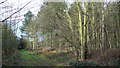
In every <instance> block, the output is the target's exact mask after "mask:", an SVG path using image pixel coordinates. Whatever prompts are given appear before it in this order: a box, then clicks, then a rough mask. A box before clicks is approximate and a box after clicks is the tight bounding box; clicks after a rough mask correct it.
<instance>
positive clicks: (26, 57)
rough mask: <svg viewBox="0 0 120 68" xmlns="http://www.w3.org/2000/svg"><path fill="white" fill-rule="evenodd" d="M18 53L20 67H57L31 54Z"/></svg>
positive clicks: (45, 59) (44, 58)
mask: <svg viewBox="0 0 120 68" xmlns="http://www.w3.org/2000/svg"><path fill="white" fill-rule="evenodd" d="M20 53H21V59H22V60H21V61H22V66H57V65H58V64H55V63H54V62H52V61H51V60H50V59H48V58H46V57H44V56H40V55H38V54H35V53H33V52H28V51H25V50H21V51H20Z"/></svg>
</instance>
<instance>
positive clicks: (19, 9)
mask: <svg viewBox="0 0 120 68" xmlns="http://www.w3.org/2000/svg"><path fill="white" fill-rule="evenodd" d="M30 2H31V1H30ZM30 2H28V3H27V4H26V5H24V6H23V7H22V8H20V9H19V10H17V11H16V12H14V13H13V14H11V15H10V16H8V17H7V18H5V19H4V20H2V21H1V22H4V21H5V20H7V19H9V18H10V17H12V16H13V15H14V14H16V13H18V12H19V11H21V10H22V9H23V8H24V7H26V6H27V5H28V4H29V3H30Z"/></svg>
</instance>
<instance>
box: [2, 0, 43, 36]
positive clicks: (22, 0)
mask: <svg viewBox="0 0 120 68" xmlns="http://www.w3.org/2000/svg"><path fill="white" fill-rule="evenodd" d="M3 1H5V0H0V3H1V2H3ZM30 1H31V2H30ZM28 2H30V3H29V4H28V5H27V6H26V7H25V8H24V9H22V10H21V11H20V12H19V13H16V14H15V15H13V16H12V20H15V19H16V20H18V21H21V22H19V23H18V25H19V26H18V27H21V26H22V21H23V20H24V14H26V13H27V12H28V11H29V10H30V11H31V12H32V13H33V14H34V15H37V13H38V11H40V7H41V5H42V4H43V0H7V1H6V2H4V3H2V4H0V21H1V20H3V19H5V18H7V17H8V16H10V15H11V14H12V13H14V12H16V11H17V10H19V9H20V8H22V7H23V6H24V5H25V4H27V3H28ZM11 10H12V11H11ZM7 11H9V12H7ZM17 35H18V36H19V37H20V35H21V32H20V29H19V28H18V31H17Z"/></svg>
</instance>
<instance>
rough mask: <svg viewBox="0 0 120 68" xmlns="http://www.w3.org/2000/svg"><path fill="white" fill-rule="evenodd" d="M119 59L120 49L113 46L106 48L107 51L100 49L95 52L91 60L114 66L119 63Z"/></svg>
mask: <svg viewBox="0 0 120 68" xmlns="http://www.w3.org/2000/svg"><path fill="white" fill-rule="evenodd" d="M119 59H120V49H116V48H112V49H107V50H105V52H103V51H102V50H98V51H97V52H96V53H94V55H93V56H92V58H91V60H90V62H95V63H96V64H99V65H102V66H113V65H118V60H119Z"/></svg>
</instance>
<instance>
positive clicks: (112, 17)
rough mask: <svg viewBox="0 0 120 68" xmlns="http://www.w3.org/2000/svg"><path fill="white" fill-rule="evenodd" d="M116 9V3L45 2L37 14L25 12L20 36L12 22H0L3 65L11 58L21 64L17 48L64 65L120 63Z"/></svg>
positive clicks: (117, 7) (119, 14)
mask: <svg viewBox="0 0 120 68" xmlns="http://www.w3.org/2000/svg"><path fill="white" fill-rule="evenodd" d="M119 8H120V3H119V2H105V3H104V2H85V3H83V2H82V3H81V2H74V3H72V4H69V3H67V2H66V3H65V2H44V4H43V5H42V7H41V10H40V11H39V12H38V14H37V16H35V15H34V14H32V12H31V11H28V12H27V13H26V14H25V15H24V17H25V19H24V21H23V26H22V27H21V32H22V33H23V35H21V38H18V37H17V36H16V34H15V33H16V30H13V29H12V28H13V27H14V26H12V25H11V24H14V23H8V21H7V20H5V21H2V62H3V65H10V63H9V62H10V60H9V59H11V58H13V59H12V60H15V61H14V62H13V65H20V63H21V62H20V56H21V55H20V53H19V50H18V49H20V50H21V49H25V50H28V51H31V52H34V53H37V54H39V55H43V56H46V57H48V58H49V59H51V60H52V61H55V62H57V63H59V64H62V65H63V66H64V65H73V66H74V65H77V64H78V66H79V65H80V64H81V63H82V64H85V66H87V64H88V65H89V64H91V65H93V63H95V64H96V65H100V66H114V65H120V64H119V63H120V62H119V61H120V45H119V44H120V38H119V35H120V31H119V30H120V27H119V26H120V23H119V16H120V13H119V12H120V9H119ZM18 59H19V60H18ZM11 65H12V62H11ZM93 66H94V65H93Z"/></svg>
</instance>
